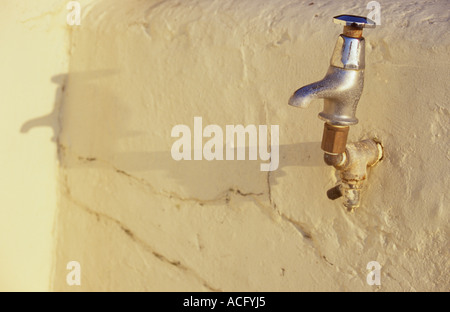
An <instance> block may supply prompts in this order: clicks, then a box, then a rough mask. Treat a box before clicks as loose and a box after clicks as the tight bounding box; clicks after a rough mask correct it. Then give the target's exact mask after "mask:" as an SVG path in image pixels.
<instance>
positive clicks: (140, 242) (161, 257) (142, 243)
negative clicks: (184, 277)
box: [62, 190, 221, 292]
mask: <svg viewBox="0 0 450 312" xmlns="http://www.w3.org/2000/svg"><path fill="white" fill-rule="evenodd" d="M62 195H63V196H65V197H66V198H67V199H68V200H69V201H70V202H72V203H73V204H74V205H75V206H76V207H79V208H80V209H82V210H83V211H85V212H86V213H88V214H90V215H93V216H94V217H96V219H97V220H101V219H103V220H106V221H109V222H110V223H112V224H115V225H116V226H117V227H118V228H119V229H120V230H121V231H122V232H124V234H125V235H127V237H129V238H130V239H131V240H132V241H133V242H134V243H136V244H138V245H139V246H140V247H141V248H142V249H143V250H145V251H147V252H148V253H150V254H151V255H153V256H154V257H155V258H156V259H158V260H159V261H161V262H163V263H165V264H168V265H171V266H173V267H175V268H177V269H179V270H182V271H183V272H185V273H186V274H189V275H191V276H193V277H194V278H195V279H197V280H198V281H200V282H201V284H202V285H203V286H204V287H205V288H207V289H208V290H210V291H214V292H220V291H221V290H220V289H218V288H215V287H213V286H211V285H210V284H209V283H208V282H207V281H206V280H205V279H203V278H202V277H201V276H200V275H199V274H198V273H197V272H196V271H194V270H193V269H191V268H189V267H187V266H186V265H184V264H183V263H182V262H181V261H179V260H173V259H170V258H168V257H166V256H164V255H163V254H162V253H160V252H157V251H156V250H155V249H154V248H152V247H151V246H150V245H149V244H148V243H147V242H145V241H144V240H143V239H141V238H140V237H138V236H137V235H136V234H134V233H133V231H132V230H131V229H130V228H129V227H127V226H126V225H125V224H123V223H122V222H120V221H119V220H117V219H115V218H113V217H111V216H109V215H107V214H104V213H100V212H97V211H95V210H93V209H91V208H89V207H88V206H86V205H85V204H83V203H81V202H80V201H78V200H76V199H75V198H73V197H72V195H71V194H70V191H69V190H66V192H64V193H63V194H62Z"/></svg>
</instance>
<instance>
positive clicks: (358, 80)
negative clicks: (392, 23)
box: [289, 15, 382, 210]
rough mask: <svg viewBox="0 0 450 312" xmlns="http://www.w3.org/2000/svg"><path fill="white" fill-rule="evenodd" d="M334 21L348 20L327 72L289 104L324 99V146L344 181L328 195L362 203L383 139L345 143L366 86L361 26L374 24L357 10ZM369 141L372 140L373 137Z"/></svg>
mask: <svg viewBox="0 0 450 312" xmlns="http://www.w3.org/2000/svg"><path fill="white" fill-rule="evenodd" d="M334 22H335V23H336V24H340V25H343V26H344V31H343V33H342V34H341V35H340V36H339V38H338V40H337V42H336V45H335V48H334V51H333V54H332V56H331V61H330V66H329V68H328V71H327V73H326V75H325V77H324V78H323V79H322V80H320V81H317V82H314V83H312V84H309V85H307V86H304V87H302V88H300V89H298V90H297V91H295V93H294V94H293V95H292V96H291V98H290V99H289V105H292V106H295V107H301V108H306V107H308V105H309V103H310V102H311V101H312V100H314V99H324V107H323V111H322V112H320V113H319V118H320V119H322V120H324V121H325V125H324V131H323V136H322V150H324V152H325V155H324V159H325V162H326V163H327V164H328V165H332V166H334V167H335V168H336V169H338V170H340V171H341V180H342V184H341V185H340V186H337V187H335V188H333V189H331V190H330V191H329V192H328V195H329V198H330V199H335V198H338V197H340V196H342V195H344V197H345V198H346V199H345V201H344V205H345V206H346V207H347V208H348V209H349V210H353V209H354V208H356V207H358V206H359V198H360V196H359V194H360V190H361V187H362V182H363V180H365V179H366V168H367V167H368V166H373V165H375V164H376V163H377V162H378V161H379V160H380V159H381V158H382V147H381V143H378V142H375V141H373V140H366V141H361V142H356V143H351V144H349V145H347V137H348V132H349V129H350V127H349V126H351V125H355V124H357V123H358V119H357V118H356V116H355V114H356V108H357V105H358V102H359V98H360V97H361V93H362V90H363V86H364V68H365V40H364V38H363V37H362V32H363V28H374V27H375V22H373V21H372V20H370V19H368V18H366V17H361V16H354V15H339V16H336V17H334ZM369 141H370V142H369Z"/></svg>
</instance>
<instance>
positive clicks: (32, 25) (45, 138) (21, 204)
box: [0, 0, 68, 291]
mask: <svg viewBox="0 0 450 312" xmlns="http://www.w3.org/2000/svg"><path fill="white" fill-rule="evenodd" d="M0 6H1V9H0V39H1V48H0V85H1V91H0V119H1V120H0V125H1V126H0V127H1V131H0V142H1V147H0V164H1V174H0V194H1V196H0V291H45V290H48V289H49V288H50V285H51V284H52V280H53V279H52V276H51V273H52V272H53V271H54V270H53V269H52V267H53V266H54V265H55V263H54V262H53V261H54V259H55V258H54V252H55V250H54V246H55V244H54V242H55V241H54V236H53V230H54V222H55V213H56V207H57V148H56V142H57V137H58V131H59V130H58V129H59V124H58V114H57V112H58V106H59V103H60V100H61V96H62V92H61V86H62V85H63V84H64V77H62V76H60V74H61V73H63V72H65V73H67V70H68V54H67V49H68V41H67V40H68V36H67V30H66V23H65V17H66V12H65V3H64V2H61V1H50V0H40V1H22V0H21V1H14V0H1V1H0Z"/></svg>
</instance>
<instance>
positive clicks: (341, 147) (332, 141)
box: [322, 123, 350, 154]
mask: <svg viewBox="0 0 450 312" xmlns="http://www.w3.org/2000/svg"><path fill="white" fill-rule="evenodd" d="M349 129H350V127H349V126H333V125H330V124H328V123H325V124H324V128H323V137H322V150H324V151H325V152H327V153H330V154H341V153H345V147H346V145H347V137H348V131H349Z"/></svg>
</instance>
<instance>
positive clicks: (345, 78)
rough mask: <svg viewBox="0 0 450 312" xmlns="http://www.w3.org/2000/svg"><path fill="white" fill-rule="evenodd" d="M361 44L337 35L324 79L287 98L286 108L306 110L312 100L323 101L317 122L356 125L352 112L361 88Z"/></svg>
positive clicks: (362, 71)
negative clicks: (287, 104)
mask: <svg viewBox="0 0 450 312" xmlns="http://www.w3.org/2000/svg"><path fill="white" fill-rule="evenodd" d="M364 51H365V41H364V38H363V37H360V38H352V37H348V36H345V35H343V34H342V35H340V36H339V38H338V40H337V42H336V46H335V48H334V51H333V54H332V57H331V61H330V66H329V68H328V71H327V73H326V75H325V77H324V78H323V79H322V80H320V81H317V82H314V83H311V84H309V85H307V86H304V87H302V88H300V89H298V90H297V91H295V93H294V94H293V95H292V96H291V98H290V99H289V105H292V106H296V107H301V108H306V107H308V105H309V103H310V102H311V101H312V100H314V99H324V108H323V111H322V112H321V113H319V118H320V119H322V120H324V121H325V122H327V123H328V124H330V125H334V126H350V125H354V124H357V123H358V119H357V118H356V116H355V114H356V108H357V105H358V102H359V98H360V97H361V93H362V91H363V86H364V67H365V60H364V59H365V55H364Z"/></svg>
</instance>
